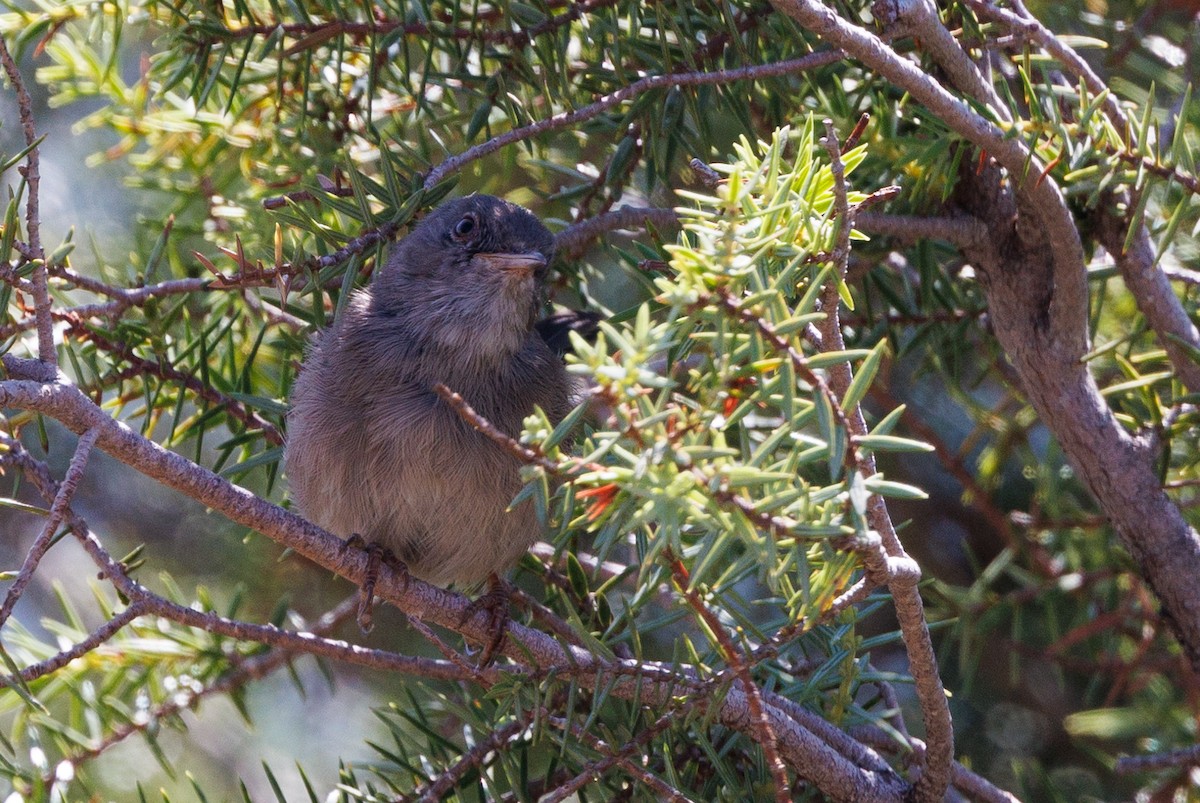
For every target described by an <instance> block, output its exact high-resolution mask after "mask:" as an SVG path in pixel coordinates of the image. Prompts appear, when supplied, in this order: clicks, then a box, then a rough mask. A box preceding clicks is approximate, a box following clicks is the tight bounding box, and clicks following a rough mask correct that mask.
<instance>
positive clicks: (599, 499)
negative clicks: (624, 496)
mask: <svg viewBox="0 0 1200 803" xmlns="http://www.w3.org/2000/svg"><path fill="white" fill-rule="evenodd" d="M620 490H621V486H619V485H617V484H616V483H615V482H610V483H608V484H607V485H598V486H596V487H595V488H585V489H584V490H582V491H579V492H577V493H576V494H575V496H576V497H578V498H579V499H590V500H592V501H591V502H590V503H589V504H588V507H587V520H588V521H589V522H592V521H595V520H596V519H598V518H600V517H601V516H603V515H604V511H606V510H608V506H609V505H611V504H612V501H613V500H614V499H616V497H617V492H618V491H620Z"/></svg>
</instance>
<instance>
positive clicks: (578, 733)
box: [543, 710, 693, 803]
mask: <svg viewBox="0 0 1200 803" xmlns="http://www.w3.org/2000/svg"><path fill="white" fill-rule="evenodd" d="M680 713H681V712H680V711H679V710H674V711H670V712H668V713H667V714H664V715H663V716H661V717H659V718H658V719H657V720H656V721H655V722H653V723H652V724H651V725H650V726H649V727H647V728H644V729H642V730H640V731H638V735H637V736H636V737H634V738H633V739H631V740H630V741H629V742H627V743H626V744H624V745H622V746H621V748H620V749H613V747H612V746H611V745H608V744H606V743H605V742H604V741H603V740H602V739H598V738H596V737H595V736H593V735H592V734H591V733H589V732H588V731H586V730H584V729H583V728H581V727H580V726H579V725H578V724H576V723H574V722H571V721H569V720H566V719H563V718H562V717H554V716H551V717H547V720H548V721H549V722H550V723H551V724H553V725H555V726H557V727H559V728H562V729H563V730H566V731H569V732H570V733H571V735H572V736H574V737H575V738H576V739H578V740H579V741H581V742H584V743H585V744H587V746H588V747H590V748H591V749H592V750H595V751H596V752H597V753H600V754H601V755H602V756H604V757H603V758H601V759H600V760H599V761H595V762H591V763H590V764H589V765H588V767H587V768H586V769H585V770H584V771H583V772H581V773H579V774H578V775H576V776H575V778H573V779H571V780H569V781H566V782H565V783H563V784H561V785H560V786H559V787H558V788H556V789H555V790H554V792H553V793H552V795H551V796H550V797H547V798H543V803H554V801H560V800H565V799H566V797H567V796H570V795H571V794H573V793H574V792H576V791H578V790H579V789H580V788H582V786H583V784H585V783H586V782H587V781H589V780H591V779H592V778H598V777H600V775H601V774H602V773H604V772H605V771H606V770H607V769H608V768H609V767H612V766H620V767H621V768H622V769H624V770H625V771H626V772H628V773H629V774H630V775H632V776H633V777H634V778H637V779H638V780H639V781H641V782H642V783H643V784H645V785H646V786H648V787H650V789H651V790H653V791H654V792H655V800H666V801H671V803H693V801H692V799H691V798H689V797H688V796H686V795H685V794H683V793H682V792H680V791H679V790H678V789H676V788H675V787H673V786H671V785H670V784H668V783H667V782H665V781H664V780H663V779H661V778H659V777H658V776H657V775H654V774H653V773H651V772H650V771H649V770H647V769H646V768H644V767H642V766H641V765H639V764H638V763H637V762H636V761H634V758H635V756H637V755H638V754H639V753H640V754H642V755H645V749H644V748H645V745H646V743H647V742H649V741H650V739H651V738H653V737H654V736H655V735H656V734H658V733H661V732H662V731H664V730H666V729H667V728H668V727H669V726H670V725H671V724H672V722H674V721H675V720H677V719H678V718H679V716H680Z"/></svg>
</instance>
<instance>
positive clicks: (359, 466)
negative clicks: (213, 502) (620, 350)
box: [284, 195, 597, 629]
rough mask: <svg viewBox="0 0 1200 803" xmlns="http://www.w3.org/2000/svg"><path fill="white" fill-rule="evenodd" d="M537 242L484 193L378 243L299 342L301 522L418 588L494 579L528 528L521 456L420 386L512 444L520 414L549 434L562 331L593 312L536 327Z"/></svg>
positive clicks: (535, 232)
mask: <svg viewBox="0 0 1200 803" xmlns="http://www.w3.org/2000/svg"><path fill="white" fill-rule="evenodd" d="M553 248H554V238H553V236H552V235H551V233H550V232H549V230H547V228H546V227H545V226H544V225H543V224H542V223H541V221H540V220H538V218H537V217H536V216H535V215H534V214H533V213H532V212H530V211H529V210H527V209H525V208H524V207H521V206H518V205H516V204H513V203H510V202H508V201H505V200H502V199H500V198H496V197H493V196H490V195H470V196H466V197H462V198H456V199H453V200H450V201H447V202H445V203H443V204H442V205H441V206H439V207H438V208H437V209H435V210H434V211H432V212H430V213H429V214H428V215H426V216H425V217H424V218H423V219H422V220H421V221H420V223H418V224H417V225H416V226H415V227H414V228H413V230H412V231H411V233H409V234H408V236H406V237H405V238H404V239H402V240H401V241H400V242H398V243H397V244H396V245H394V246H393V247H392V250H391V253H390V254H389V258H388V260H387V262H386V264H385V265H384V267H383V268H382V270H381V271H379V272H378V274H377V275H376V276H375V277H373V279H372V282H371V283H370V284H369V285H368V286H367V287H365V288H363V289H360V290H357V291H356V292H354V294H353V296H352V297H351V298H350V299H349V301H348V303H347V304H346V306H345V308H344V310H343V311H342V314H341V315H340V317H339V319H338V320H337V321H336V322H335V323H334V324H333V325H332V326H331V327H329V328H327V329H326V330H325V331H323V332H321V333H320V334H319V335H318V336H317V337H316V338H315V339H314V341H313V342H312V344H311V346H310V348H309V350H308V353H307V355H306V357H305V359H304V361H303V364H302V366H301V369H300V373H299V376H298V377H297V380H296V382H295V385H294V388H293V392H292V405H291V410H290V412H289V414H288V417H287V440H286V448H285V459H284V462H285V474H286V476H287V479H288V487H289V493H290V498H291V500H292V502H293V503H294V504H295V506H296V507H297V508H298V509H299V511H300V512H301V513H302V514H303V515H304V516H305V517H306V518H307V519H309V520H310V521H312V522H313V523H315V524H317V525H319V526H321V527H323V528H325V529H327V530H329V531H330V532H332V533H334V534H335V535H338V536H339V537H341V538H344V539H347V542H348V543H351V542H352V543H355V544H358V545H370V546H371V547H372V548H373V549H375V550H381V551H383V552H384V553H385V555H386V556H387V558H388V559H391V560H395V561H398V562H399V563H400V564H402V568H404V569H406V570H407V572H408V573H410V574H411V575H412V576H416V577H419V578H421V579H423V580H425V581H427V582H430V583H433V584H436V585H443V586H444V585H448V584H451V583H453V584H455V585H456V587H459V588H463V589H468V590H469V589H472V588H478V587H480V586H481V585H482V584H483V583H484V581H487V582H488V584H489V587H490V588H491V590H492V592H495V591H496V589H497V588H498V587H499V586H501V585H502V581H500V580H499V577H498V575H499V574H500V573H502V572H503V571H504V570H506V569H507V568H508V567H510V566H511V565H513V564H514V563H515V562H516V561H517V560H519V559H520V557H521V556H522V555H523V554H524V553H525V552H526V551H527V550H528V549H529V547H530V545H531V544H532V543H533V542H534V541H535V540H536V539H537V537H538V536H539V535H540V534H541V532H542V529H541V527H540V526H539V523H538V518H537V515H536V512H535V509H534V506H533V504H532V503H531V502H530V501H529V500H525V501H522V502H519V503H517V504H515V505H514V504H512V502H513V499H514V497H515V496H516V495H517V494H518V492H519V491H520V490H521V488H522V485H523V482H522V479H521V476H520V469H521V462H520V460H519V459H518V458H517V457H516V456H515V455H514V454H513V452H512V450H509V449H506V448H504V446H502V445H501V444H499V443H497V442H496V441H495V440H493V439H492V438H489V437H488V436H486V435H485V434H483V433H481V432H480V431H478V430H477V429H476V428H475V426H473V425H472V423H469V422H468V421H467V420H464V418H463V417H461V416H460V414H459V413H458V412H457V411H456V410H455V409H454V408H453V407H452V406H451V405H450V404H449V403H448V402H447V401H446V399H444V398H443V397H442V396H441V395H439V393H438V392H437V391H436V390H435V387H436V386H438V385H444V386H445V387H446V388H448V389H450V390H451V391H453V392H455V393H457V394H459V395H460V396H461V397H462V399H463V400H464V401H465V402H466V403H467V404H469V405H470V406H471V407H472V408H473V409H474V410H475V411H476V412H477V413H478V414H479V415H480V416H482V417H483V418H484V419H486V420H487V421H488V422H490V423H491V424H492V425H493V426H494V427H495V428H496V429H498V430H499V431H500V432H503V433H507V434H508V435H512V436H516V435H519V434H520V432H521V431H522V429H523V422H524V420H525V418H526V417H527V416H528V415H529V414H530V413H532V412H533V411H534V408H535V407H540V408H541V409H542V410H543V411H545V414H546V415H547V417H548V418H549V420H550V421H551V422H553V423H555V424H557V423H558V422H560V421H562V419H563V418H564V417H565V416H566V415H567V414H568V413H569V412H570V411H571V409H572V408H573V407H574V406H575V404H576V403H577V402H578V401H579V396H580V391H579V388H578V385H577V383H576V382H575V381H574V380H573V378H572V377H571V376H570V375H569V374H568V372H567V371H566V368H565V366H564V364H563V360H562V357H561V353H562V351H563V350H564V349H566V348H567V347H568V346H567V343H568V341H569V336H568V335H567V334H566V332H567V331H568V330H571V329H575V330H576V331H582V332H583V333H584V334H587V330H588V329H589V328H590V329H592V330H593V331H594V329H595V322H596V319H597V318H596V316H594V315H591V314H590V313H579V314H577V315H575V314H572V313H565V314H561V313H560V314H559V315H558V316H552V317H550V318H542V316H541V312H542V311H543V308H544V306H545V296H546V282H545V279H546V273H547V266H548V265H549V263H550V261H551V258H552V256H553ZM375 571H376V572H377V571H378V567H377V566H376V568H375ZM370 582H371V584H372V587H373V584H374V578H373V577H372V578H370ZM364 593H365V594H366V600H365V603H364V604H365V608H364V607H360V613H362V612H363V611H364V610H365V611H366V613H365V614H364V615H363V616H360V625H364V629H366V628H368V627H369V611H370V590H369V589H367V586H366V583H364ZM494 602H495V600H489V604H492V603H494ZM502 604H503V607H504V610H505V612H506V611H507V599H506V598H505V599H504V601H503V603H502ZM504 615H506V613H505V614H504ZM364 617H366V618H367V621H366V623H364V621H363V619H364ZM497 618H498V619H500V618H503V616H499V615H498V616H497ZM504 621H505V623H506V621H507V620H506V619H505V620H504Z"/></svg>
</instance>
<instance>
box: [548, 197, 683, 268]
mask: <svg viewBox="0 0 1200 803" xmlns="http://www.w3.org/2000/svg"><path fill="white" fill-rule="evenodd" d="M646 224H651V225H653V226H655V227H657V228H668V227H673V226H677V225H679V216H678V215H677V214H676V213H675V210H674V209H659V208H655V207H635V206H623V207H621V208H620V209H616V210H613V211H611V212H603V213H601V214H599V215H596V216H595V217H591V218H588V219H587V220H582V221H580V222H578V223H573V224H571V225H570V226H568V227H567V228H565V229H563V230H562V231H560V232H559V233H558V234H556V235H555V237H554V248H555V250H556V251H558V252H559V253H561V254H563V255H564V256H566V257H567V258H568V259H572V258H575V257H578V256H579V255H580V254H581V253H583V250H584V249H585V248H586V247H587V246H588V244H589V243H590V242H591V241H592V240H594V239H596V238H597V237H600V236H601V235H603V234H606V233H608V232H610V231H615V230H617V229H634V228H644V227H645V226H646Z"/></svg>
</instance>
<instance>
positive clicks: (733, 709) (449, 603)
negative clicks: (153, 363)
mask: <svg viewBox="0 0 1200 803" xmlns="http://www.w3.org/2000/svg"><path fill="white" fill-rule="evenodd" d="M6 364H9V365H10V366H12V367H11V368H10V371H11V370H12V368H19V367H20V364H19V363H16V362H15V361H12V360H6ZM0 406H5V407H19V408H23V409H30V410H36V411H39V412H42V413H44V414H46V415H49V416H51V417H53V418H55V419H56V420H58V421H60V422H61V423H62V424H64V425H65V426H66V427H67V428H68V429H71V430H73V431H76V432H85V431H87V430H89V429H93V428H95V429H96V430H97V431H98V433H99V434H98V436H97V440H96V445H97V446H98V447H99V448H101V449H103V450H104V451H106V452H107V453H109V454H111V455H112V456H114V457H116V458H117V459H119V460H121V461H122V462H124V463H126V464H127V465H129V466H131V467H133V468H135V469H137V470H138V471H140V472H142V473H143V474H146V475H147V476H149V477H152V478H154V479H156V480H158V481H159V482H162V483H163V484H165V485H167V486H169V487H172V488H174V489H176V490H178V491H180V492H182V493H184V494H186V495H188V496H190V497H191V498H193V499H196V500H198V501H200V502H203V503H204V504H206V505H208V506H210V507H212V508H213V509H214V510H217V511H219V512H220V513H222V514H223V515H225V516H227V517H228V518H229V519H231V520H232V521H234V522H236V523H238V524H242V525H243V526H246V527H249V528H251V529H254V530H256V531H258V532H261V533H263V534H264V535H266V536H268V537H270V538H272V539H273V540H275V541H276V542H278V543H280V544H282V545H283V546H286V547H289V548H291V549H292V550H293V551H295V552H297V553H299V554H300V555H302V556H304V557H306V558H308V559H309V560H312V561H313V562H315V563H317V564H318V565H320V566H322V567H324V568H326V569H329V570H331V571H334V572H336V573H338V574H340V575H341V576H343V577H346V578H347V579H349V580H352V581H353V582H356V583H362V582H363V581H364V579H365V576H366V572H367V566H368V557H367V555H366V554H365V553H364V552H363V551H361V550H349V549H343V548H342V545H343V542H342V541H341V540H340V539H338V538H336V537H334V536H333V535H331V534H329V533H328V532H325V531H324V530H322V529H320V528H319V527H317V526H315V525H313V524H311V523H310V522H308V521H306V520H304V519H302V518H300V517H298V516H296V515H294V514H291V513H289V512H287V511H285V510H283V509H282V508H279V507H277V506H275V505H272V504H271V503H269V502H267V501H265V500H263V499H260V498H259V497H257V496H255V495H254V494H252V493H250V492H249V491H246V490H245V489H242V488H239V487H238V486H236V485H233V484H231V483H229V482H227V481H226V480H224V479H222V478H221V477H219V476H217V475H216V474H213V473H212V472H210V471H208V470H207V469H204V468H202V467H200V466H197V465H195V464H194V463H191V462H190V461H188V460H186V459H185V458H183V457H180V456H179V455H176V454H174V453H172V452H169V451H167V450H166V449H163V448H162V447H161V446H159V445H158V444H156V443H154V442H152V441H149V440H147V439H145V438H143V437H141V436H140V435H138V434H136V433H135V432H133V431H132V430H130V429H129V428H128V427H126V426H125V425H124V424H121V423H120V422H118V421H115V420H113V419H111V418H109V417H108V415H107V414H105V413H104V411H102V410H101V409H100V408H98V407H96V406H95V405H94V404H92V403H91V401H90V400H89V399H87V397H86V396H84V395H83V394H82V393H80V391H78V390H77V389H75V388H73V387H70V386H67V385H57V384H53V385H46V384H42V383H39V382H34V381H29V380H17V379H14V380H8V381H3V382H0ZM90 543H92V542H91V541H88V540H85V541H84V545H85V548H89V551H90V552H92V554H93V557H94V558H99V557H101V556H102V553H103V548H102V547H99V544H98V542H95V544H94V545H93V546H91V547H89V544H90ZM97 549H99V554H98V553H96V552H95V550H97ZM106 571H108V572H109V573H116V572H120V567H119V565H115V564H112V563H111V559H109V562H108V564H107V569H106ZM129 582H132V581H129ZM125 593H126V594H127V595H128V596H130V597H131V598H133V599H140V598H146V599H148V600H150V597H145V595H143V594H142V592H141V591H140V586H137V585H136V584H134V585H131V586H128V590H127V591H126V592H125ZM376 594H377V595H378V596H379V597H381V598H383V599H386V600H388V601H389V602H391V603H393V604H394V605H396V606H397V607H398V608H399V609H400V610H401V611H403V612H405V613H406V614H408V615H409V616H415V617H418V618H421V619H423V620H424V621H426V622H429V623H432V624H437V625H439V626H441V627H445V628H447V629H450V630H454V631H457V632H460V633H463V634H464V635H466V636H467V637H468V638H470V639H472V640H473V641H475V642H477V643H481V644H482V643H487V642H488V640H489V639H490V638H491V619H490V616H489V614H488V613H487V612H486V611H478V612H474V613H475V615H474V616H472V617H471V618H465V617H466V616H467V615H468V614H470V613H472V611H471V610H470V603H469V601H468V600H467V599H466V598H465V597H463V596H462V595H460V594H456V593H453V592H450V591H447V590H445V589H441V588H437V587H435V586H431V585H429V584H427V583H423V582H421V581H420V580H417V579H415V578H409V577H400V576H399V575H397V574H396V573H395V572H394V571H392V570H391V569H390V568H389V567H387V566H386V565H385V566H382V567H381V568H380V574H379V579H378V583H377V585H376ZM147 604H150V605H151V606H152V607H151V610H152V612H159V611H160V608H161V609H163V610H166V609H165V608H162V606H163V605H164V604H165V605H167V606H168V607H169V608H170V610H169V613H170V614H171V615H170V618H172V619H174V620H175V621H179V622H180V623H182V624H187V625H190V626H193V627H199V628H212V629H214V632H221V633H224V634H225V635H229V636H232V637H234V638H242V639H249V640H256V641H258V640H262V641H266V643H276V642H275V641H272V640H274V639H277V640H281V641H285V642H287V643H288V644H289V645H292V646H295V647H297V648H299V647H301V646H303V645H311V644H317V645H321V647H322V649H329V650H333V651H336V652H338V653H339V655H341V654H345V653H348V654H350V655H358V654H360V653H361V652H363V648H358V647H353V645H345V646H335V645H332V644H325V643H324V642H323V641H317V642H313V641H312V640H310V639H306V638H304V637H303V635H302V634H289V633H287V632H286V631H279V630H277V629H276V628H270V627H266V626H261V625H248V624H246V623H240V622H232V621H229V622H224V621H222V622H215V621H214V617H211V616H206V615H204V614H201V613H200V612H198V611H194V610H192V609H190V608H183V607H182V606H174V607H171V606H173V604H171V603H166V601H165V600H162V601H157V600H153V601H150V602H148V603H147ZM164 615H165V614H164ZM503 650H504V654H505V655H507V656H508V657H509V658H511V659H512V660H514V661H516V662H517V663H519V664H522V665H524V666H527V667H529V668H531V669H539V668H540V669H548V668H551V667H553V668H555V670H556V672H557V673H558V674H564V673H570V674H571V675H572V676H574V677H576V678H577V679H578V682H579V683H580V684H581V685H583V686H585V687H587V688H595V687H596V686H598V685H601V684H606V685H605V688H606V689H607V690H608V691H609V693H612V694H616V695H618V696H620V697H626V698H635V697H636V698H638V699H640V700H642V701H643V702H645V703H648V704H656V705H657V704H662V703H665V702H666V701H667V699H668V697H669V696H670V695H671V694H674V693H676V692H677V690H678V689H679V683H680V680H681V678H680V677H679V676H678V675H677V674H676V673H673V672H670V671H668V670H666V669H661V668H657V667H655V666H653V665H651V664H640V663H637V662H625V661H617V662H613V661H606V660H603V659H601V658H599V657H597V656H596V655H594V654H592V653H591V652H588V651H586V650H582V649H580V648H578V647H571V646H564V645H562V644H560V643H559V642H558V641H557V640H556V639H554V638H552V637H550V636H547V635H546V634H544V633H541V632H538V631H536V630H532V629H530V628H527V627H524V626H522V625H519V624H516V623H512V624H510V625H509V630H508V638H507V639H506V640H505V645H504V647H503ZM309 651H316V650H315V649H313V648H312V647H311V646H310V647H309ZM365 652H370V651H365ZM401 658H402V657H400V658H391V659H389V660H391V661H397V660H400V662H401V663H404V661H403V660H401ZM444 663H445V665H446V670H445V671H446V672H447V673H449V674H448V675H447V676H448V677H450V676H452V677H461V676H462V669H461V668H459V667H458V666H456V665H454V664H453V663H452V662H448V661H447V662H444ZM396 669H397V670H398V671H404V667H401V666H397V667H396ZM413 669H414V670H416V671H418V673H420V670H422V669H424V667H415V666H414V667H413ZM631 670H632V671H631ZM487 671H491V670H487ZM763 714H764V716H765V717H766V721H767V722H768V723H769V725H770V728H771V729H772V731H773V732H774V733H775V734H776V736H777V739H778V747H779V751H780V755H781V756H782V757H783V759H784V760H785V761H786V762H787V763H788V764H789V765H790V766H791V767H794V768H795V769H796V771H797V772H798V773H799V774H800V775H801V776H802V777H804V778H806V779H808V780H809V781H810V782H812V783H813V784H815V785H816V786H817V787H818V788H820V789H821V790H823V791H824V792H825V793H826V794H827V795H829V796H830V798H831V799H834V800H860V801H881V802H882V801H900V800H901V799H902V798H903V797H904V796H905V794H906V790H907V785H905V784H904V783H903V782H900V781H899V780H898V779H897V778H896V776H895V774H894V773H890V772H888V773H880V772H876V771H872V770H868V769H864V768H860V767H857V766H855V765H854V764H853V763H852V762H849V761H847V760H846V759H845V758H844V757H843V756H842V755H841V754H840V753H838V752H837V751H835V750H834V749H833V748H831V747H830V746H829V745H828V744H826V743H825V742H824V741H823V740H821V739H820V738H818V737H817V736H816V735H814V734H813V733H812V732H810V731H808V730H807V729H805V728H803V727H801V726H800V725H799V724H798V723H797V722H795V720H793V719H792V718H791V717H789V716H788V715H787V714H786V713H784V712H782V711H780V710H779V709H777V708H775V707H773V706H770V705H764V711H763ZM716 717H717V719H718V720H719V721H720V722H722V723H723V724H724V725H726V726H727V727H729V728H732V729H734V730H737V731H739V732H742V733H746V734H748V735H751V736H752V737H753V735H754V734H756V733H757V731H758V724H757V723H756V720H755V717H754V716H753V714H752V713H751V707H750V703H749V699H748V696H747V694H746V692H745V691H742V690H739V689H738V688H736V687H735V688H734V689H731V690H730V691H729V693H728V694H727V695H726V696H725V697H724V699H723V700H722V701H721V703H720V707H719V708H718V710H717V712H716Z"/></svg>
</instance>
